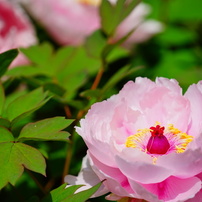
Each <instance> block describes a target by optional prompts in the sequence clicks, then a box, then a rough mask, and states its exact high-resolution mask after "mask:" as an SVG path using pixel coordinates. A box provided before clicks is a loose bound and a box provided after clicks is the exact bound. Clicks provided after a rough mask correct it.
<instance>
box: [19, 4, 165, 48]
mask: <svg viewBox="0 0 202 202" xmlns="http://www.w3.org/2000/svg"><path fill="white" fill-rule="evenodd" d="M21 1H24V5H26V8H27V9H28V11H29V12H30V14H31V15H32V16H33V17H34V18H35V19H36V20H37V21H38V22H39V23H41V24H42V25H43V26H44V27H45V29H46V30H47V31H48V32H49V33H50V35H51V36H52V37H53V38H54V39H55V40H56V41H57V42H58V43H59V44H61V45H80V44H82V43H83V42H84V41H85V39H86V37H87V36H89V35H90V34H92V33H93V32H94V31H95V30H97V29H99V28H100V27H101V24H100V16H99V5H100V3H101V0H57V1H55V0H43V1H42V0H27V1H26V0H21ZM110 2H111V3H112V4H114V3H116V0H110ZM44 8H45V9H44ZM149 12H150V7H149V6H148V5H146V4H143V3H141V4H139V5H138V6H137V7H136V8H135V9H134V10H133V11H132V13H131V14H130V15H129V17H127V19H125V20H124V22H122V23H121V25H120V26H119V27H118V29H117V32H116V34H115V37H114V39H113V41H116V40H118V39H120V38H121V37H123V36H124V35H126V34H128V33H129V32H130V31H131V30H133V29H134V28H137V30H135V32H134V33H133V34H132V35H131V37H130V38H129V39H128V40H127V42H126V43H125V45H126V46H127V45H128V44H131V43H137V42H142V41H144V40H147V39H148V38H150V37H151V36H152V35H153V34H156V33H158V32H160V31H162V24H161V23H159V22H157V21H155V20H147V21H145V22H144V18H145V16H146V15H147V14H148V13H149ZM109 20H110V19H109Z"/></svg>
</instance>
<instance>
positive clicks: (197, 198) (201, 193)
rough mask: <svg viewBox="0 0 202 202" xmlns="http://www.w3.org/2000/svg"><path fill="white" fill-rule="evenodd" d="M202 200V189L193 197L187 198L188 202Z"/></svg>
mask: <svg viewBox="0 0 202 202" xmlns="http://www.w3.org/2000/svg"><path fill="white" fill-rule="evenodd" d="M200 201H202V189H201V190H200V191H199V192H198V193H197V194H196V195H195V196H194V197H193V198H191V199H188V200H186V202H200Z"/></svg>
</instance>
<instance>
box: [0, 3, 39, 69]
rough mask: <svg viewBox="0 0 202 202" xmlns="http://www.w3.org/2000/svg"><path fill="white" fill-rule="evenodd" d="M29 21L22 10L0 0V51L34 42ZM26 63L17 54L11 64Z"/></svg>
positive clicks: (23, 57)
mask: <svg viewBox="0 0 202 202" xmlns="http://www.w3.org/2000/svg"><path fill="white" fill-rule="evenodd" d="M36 41H37V40H36V37H35V33H34V30H33V27H32V25H31V23H30V22H29V20H28V18H27V16H26V15H25V13H23V11H22V10H21V9H20V8H19V7H18V6H17V5H14V4H11V3H9V2H8V1H6V0H0V53H2V52H5V51H7V50H9V49H13V48H19V47H28V46H30V45H33V44H35V43H36ZM25 63H27V59H26V58H25V56H23V55H22V54H19V55H18V56H17V58H16V59H15V60H14V61H13V63H12V64H11V66H16V65H22V64H25Z"/></svg>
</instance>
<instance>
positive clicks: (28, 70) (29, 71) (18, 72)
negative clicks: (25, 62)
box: [6, 65, 49, 77]
mask: <svg viewBox="0 0 202 202" xmlns="http://www.w3.org/2000/svg"><path fill="white" fill-rule="evenodd" d="M41 74H45V75H49V72H48V71H47V70H46V69H44V68H40V67H35V66H30V65H29V66H19V67H16V68H12V69H9V70H8V71H7V72H6V76H11V77H22V76H23V77H27V76H36V75H41Z"/></svg>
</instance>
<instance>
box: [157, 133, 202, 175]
mask: <svg viewBox="0 0 202 202" xmlns="http://www.w3.org/2000/svg"><path fill="white" fill-rule="evenodd" d="M201 138H202V137H201ZM201 156H202V151H201V149H200V148H199V149H196V150H192V149H191V148H190V149H187V150H186V151H185V152H184V153H180V154H177V153H170V154H169V155H165V156H161V157H159V158H158V160H157V165H161V166H163V167H164V168H167V169H170V170H172V172H173V175H174V176H177V177H180V178H189V177H192V176H195V175H197V174H198V173H201V172H202V158H201Z"/></svg>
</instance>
